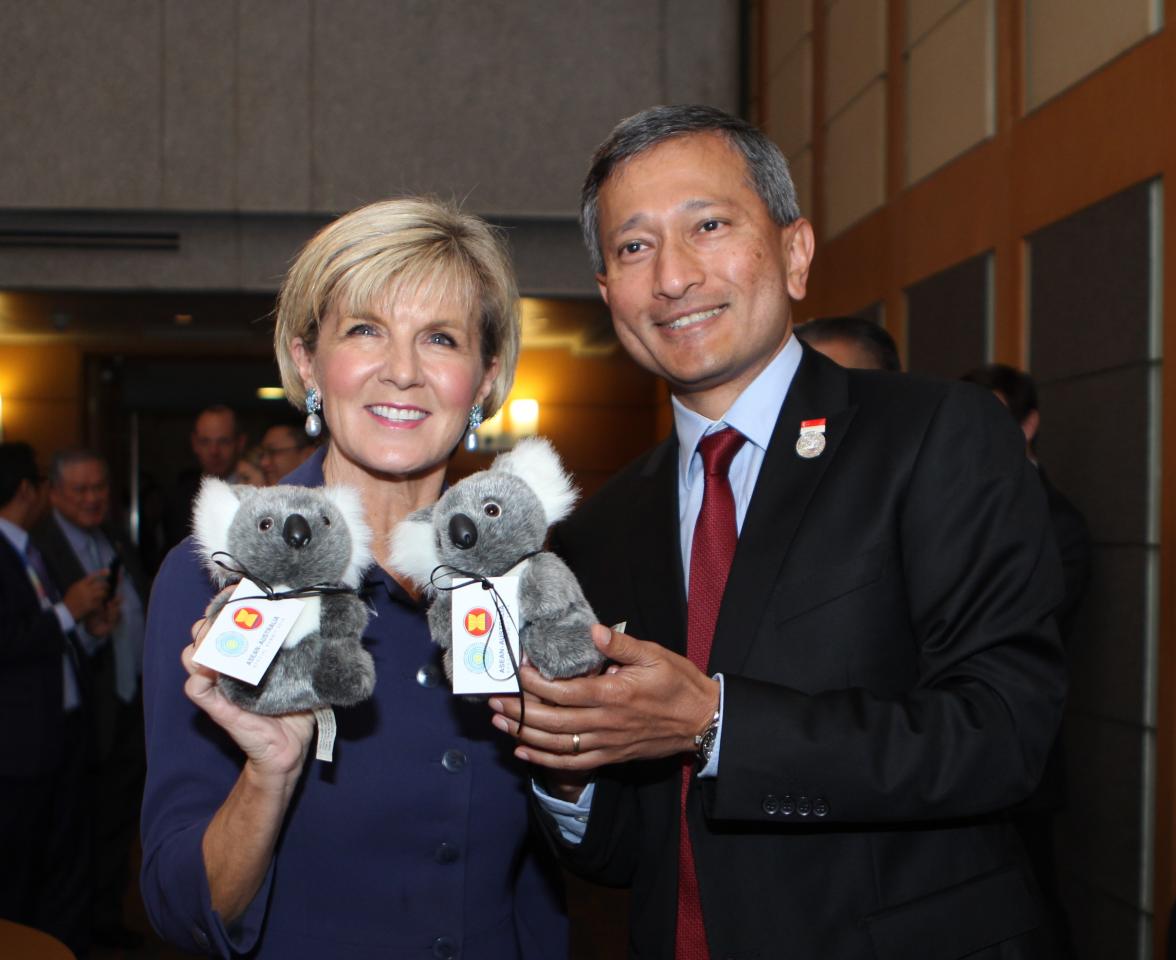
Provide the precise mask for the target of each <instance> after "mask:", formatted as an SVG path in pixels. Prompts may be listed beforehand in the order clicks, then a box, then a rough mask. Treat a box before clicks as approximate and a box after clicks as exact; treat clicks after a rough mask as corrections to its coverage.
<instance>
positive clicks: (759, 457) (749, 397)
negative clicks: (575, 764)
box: [534, 336, 804, 843]
mask: <svg viewBox="0 0 1176 960" xmlns="http://www.w3.org/2000/svg"><path fill="white" fill-rule="evenodd" d="M803 355H804V351H803V350H802V349H801V346H800V343H799V341H798V340H797V339H796V337H795V336H789V338H788V340H787V342H786V343H785V344H784V346H783V348H782V349H781V350H780V351H779V352H778V353H777V354H776V356H774V357H773V358H772V360H771V362H770V363H769V364H768V365H767V366H766V367H764V369H763V370H761V371H760V373H759V375H758V376H757V377H756V378H755V379H754V380H753V381H752V382H751V383H750V384H748V386H747V389H745V390H744V391H743V392H742V393H741V394H739V396H738V397H737V398H736V399H735V402H734V403H733V404H731V407H730V408H729V409H728V410H727V412H726V413H724V414H723V416H722V417H721V418H719V419H718V420H708V419H707V418H706V417H704V416H702V415H701V414H698V413H695V412H694V411H692V410H688V409H687V408H686V407H685V406H683V405H682V403H681V402H679V400H678V398H677V397H674V398H673V399H672V403H673V409H674V428H675V430H676V432H677V435H678V536H679V544H680V547H681V550H682V574H683V582H684V583H686V584H687V591H688V592H689V584H690V548H691V545H692V543H693V541H694V525H695V523H696V522H697V520H698V512H699V510H701V509H702V493H703V488H704V487H705V483H704V480H703V472H702V457H701V456H700V455H698V443H699V441H700V440H702V438H703V437H704V436H706V435H707V434H709V433H714V432H715V431H716V430H722V429H724V428H726V427H734V428H735V429H736V430H738V431H739V432H740V433H741V434H743V435H744V436H745V437H746V438H747V442H746V443H744V444H743V446H742V447H740V449H739V452H738V453H736V454H735V459H734V460H732V461H731V468H730V470H729V471H728V473H727V476H728V479H729V480H730V482H731V492H732V494H733V495H734V497H735V526H736V528H737V529H738V530H739V531H740V532H742V531H743V519H744V517H746V516H747V507H748V505H749V504H750V503H751V495H752V493H753V492H754V491H755V483H756V480H758V479H759V472H760V467H762V466H763V463H764V454H765V453H766V452H767V449H768V443H769V442H770V441H771V439H772V431H773V430H774V429H775V427H776V420H777V419H778V417H779V415H780V408H781V407H782V406H783V405H784V398H785V397H787V396H788V390H789V388H790V387H791V386H792V379H793V377H795V376H796V369H797V367H799V366H800V360H801V357H802V356H803ZM799 429H800V425H799V424H797V430H798V432H799ZM716 679H717V680H718V681H719V729H718V736H717V737H716V738H715V748H714V751H713V752H712V753H711V757H710V761H709V762H708V763H707V765H706V766H705V767H704V768H703V769H702V770H700V771H699V772H698V776H700V777H715V776H718V773H719V755H720V753H721V751H722V743H723V675H722V674H717V675H716ZM534 789H535V794H536V796H537V797H538V798H539V802H540V803H541V804H542V805H543V808H544V809H545V810H547V812H548V813H549V814H551V816H552V817H553V818H554V820H555V822H556V824H557V825H558V827H559V831H560V833H561V834H562V836H563V837H564V839H565V840H567V841H568V842H569V843H578V842H579V841H580V840H582V839H583V838H584V831H585V830H586V829H587V824H588V813H589V811H590V809H591V805H592V794H593V792H594V790H595V784H594V783H590V784H588V786H587V787H585V788H584V792H583V793H582V794H581V795H580V800H579V802H578V803H569V802H567V801H564V800H559V799H557V798H556V797H552V796H550V795H549V794H548V793H547V792H546V791H544V790H543V789H542V788H541V787H540V786H539V785H538V783H535V785H534Z"/></svg>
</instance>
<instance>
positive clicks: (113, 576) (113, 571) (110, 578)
mask: <svg viewBox="0 0 1176 960" xmlns="http://www.w3.org/2000/svg"><path fill="white" fill-rule="evenodd" d="M121 569H122V557H120V556H119V555H118V554H117V553H116V554H115V555H114V559H113V560H111V561H110V573H108V574H107V575H106V599H107V600H109V599H110V598H111V597H113V596H114V591H115V590H116V589H117V588H118V572H119V570H121Z"/></svg>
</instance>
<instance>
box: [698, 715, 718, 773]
mask: <svg viewBox="0 0 1176 960" xmlns="http://www.w3.org/2000/svg"><path fill="white" fill-rule="evenodd" d="M718 738H719V711H718V710H716V711H715V715H714V716H713V717H712V718H711V722H710V723H708V724H707V725H706V729H705V730H703V731H702V733H700V734H699V735H698V736H696V737H695V738H694V750H695V752H696V753H697V754H698V765H699V766H700V767H705V766H706V765H707V764H708V763H710V758H711V754H712V753H714V752H715V741H716V740H717V739H718Z"/></svg>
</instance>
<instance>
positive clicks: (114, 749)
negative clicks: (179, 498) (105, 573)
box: [32, 511, 150, 930]
mask: <svg viewBox="0 0 1176 960" xmlns="http://www.w3.org/2000/svg"><path fill="white" fill-rule="evenodd" d="M100 533H101V535H102V536H104V537H105V538H106V540H107V541H108V542H109V543H110V545H111V546H112V547H113V548H114V550H115V552H116V553H117V555H118V556H119V557H120V558H121V559H122V564H123V568H122V569H123V573H122V576H123V577H126V578H127V579H129V580H130V582H131V584H132V585H133V587H134V590H135V592H136V593H137V594H138V596H139V598H140V600H141V603H142V604H143V605H144V606H145V605H146V601H147V597H148V596H149V595H150V585H149V582H148V580H147V578H146V576H145V575H144V573H143V570H142V567H141V565H140V563H139V560H138V556H137V553H136V551H135V550H134V548H133V547H132V546H130V545H129V544H128V543H127V542H126V541H125V540H124V539H123V538H122V537H121V536H120V535H119V533H118V532H117V530H116V529H115V527H114V526H113V525H110V524H106V525H103V526H102V527H101V528H100ZM32 540H33V542H34V543H35V544H36V545H37V547H38V549H39V550H40V551H41V555H42V556H43V557H44V559H45V564H46V566H47V567H48V568H49V572H50V575H51V576H52V577H53V579H54V582H56V583H59V584H66V585H68V584H71V583H74V582H75V581H77V580H80V579H82V578H83V577H85V576H86V573H87V570H86V568H85V567H84V566H83V564H82V561H81V559H80V558H79V557H78V556H77V554H76V553H75V552H74V549H73V547H72V546H71V544H70V542H69V540H68V538H67V537H66V534H65V532H64V531H63V530H62V528H61V526H60V524H59V523H58V521H57V519H56V516H55V514H54V512H53V511H50V512H48V513H47V514H46V516H45V517H44V518H43V519H42V521H41V522H40V523H39V524H38V525H37V526H36V527H35V528H34V529H33V531H32ZM141 628H142V624H141V623H140V629H141ZM141 672H142V670H141V665H140V669H139V674H140V675H141ZM86 688H87V694H88V696H87V700H88V705H89V710H88V717H89V721H90V724H89V730H88V734H89V736H88V744H87V755H88V768H89V769H88V776H87V780H88V785H89V786H88V791H87V792H88V793H89V795H90V798H91V804H92V808H91V829H92V836H93V857H92V876H93V889H94V923H95V927H96V928H97V929H102V930H110V929H113V928H117V927H119V926H121V922H122V901H123V897H124V895H125V893H126V889H127V884H128V882H129V879H130V873H131V871H130V852H131V846H132V844H133V843H134V839H135V835H136V833H137V831H138V823H139V808H140V806H141V805H142V802H143V780H144V777H145V776H146V769H147V761H146V753H145V747H144V734H143V696H142V689H141V681H140V683H139V684H137V687H136V690H135V692H134V695H133V697H132V698H131V699H130V700H124V699H123V698H122V697H120V696H119V693H118V690H117V688H116V667H115V654H114V650H113V649H112V646H111V642H110V641H109V640H106V641H104V642H103V643H102V645H101V646H100V647H99V648H98V649H97V650H96V651H94V652H93V653H92V654H91V655H90V656H89V657H87V659H86Z"/></svg>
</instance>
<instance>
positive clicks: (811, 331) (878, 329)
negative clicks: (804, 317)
mask: <svg viewBox="0 0 1176 960" xmlns="http://www.w3.org/2000/svg"><path fill="white" fill-rule="evenodd" d="M796 335H797V336H798V337H800V339H801V340H803V341H804V342H805V343H807V344H808V345H809V346H810V347H812V348H813V349H814V350H816V351H817V352H818V353H823V354H824V355H825V356H827V357H828V358H829V359H830V360H832V361H833V362H834V363H838V364H840V365H841V366H843V367H847V368H848V369H850V370H889V371H891V372H892V373H899V372H901V371H902V362H901V361H900V360H899V359H898V347H896V346H895V344H894V338H893V337H892V336H890V334H889V333H887V332H886V330H885V328H883V327H882V326H881V325H880V324H877V323H871V322H870V321H869V320H863V319H862V318H861V317H815V318H813V319H812V320H809V321H808V322H806V323H801V324H798V325H797V327H796Z"/></svg>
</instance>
